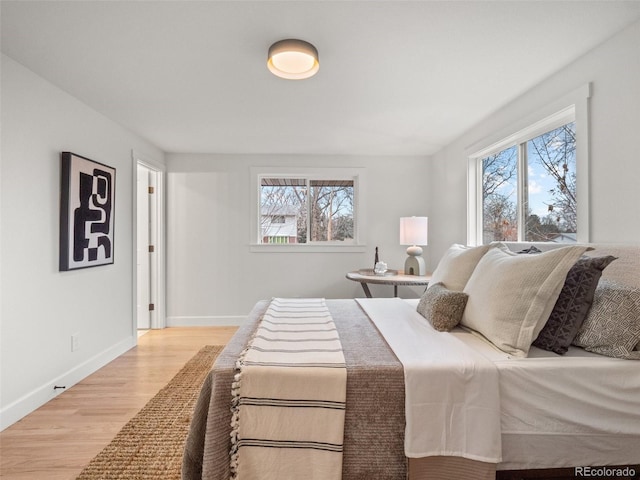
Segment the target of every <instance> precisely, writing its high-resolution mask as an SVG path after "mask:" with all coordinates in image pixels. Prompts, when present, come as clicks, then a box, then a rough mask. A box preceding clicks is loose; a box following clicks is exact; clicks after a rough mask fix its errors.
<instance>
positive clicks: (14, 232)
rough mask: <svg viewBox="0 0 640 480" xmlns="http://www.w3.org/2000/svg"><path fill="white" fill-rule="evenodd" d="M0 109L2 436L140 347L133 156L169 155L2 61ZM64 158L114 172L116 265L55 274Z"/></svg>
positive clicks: (3, 58)
mask: <svg viewBox="0 0 640 480" xmlns="http://www.w3.org/2000/svg"><path fill="white" fill-rule="evenodd" d="M1 102H2V103H1V105H2V150H1V152H2V164H1V169H0V171H1V191H0V192H1V204H0V206H1V210H0V215H1V216H0V218H1V228H2V230H1V234H0V238H1V241H0V242H1V243H0V247H1V250H0V255H1V257H0V258H1V262H0V263H1V265H2V270H1V280H0V281H1V284H0V291H1V292H2V304H1V307H0V312H1V317H0V320H1V348H2V350H1V354H0V355H1V365H2V366H1V369H2V370H1V372H2V378H1V392H0V407H1V427H2V428H4V427H6V426H7V425H9V424H11V423H13V422H14V421H16V420H17V419H19V418H20V417H22V416H23V415H25V414H27V413H29V411H31V410H32V409H34V408H36V407H38V406H39V405H41V404H43V403H45V402H46V401H48V400H49V399H51V398H52V397H54V396H55V395H57V394H59V393H60V392H61V391H62V390H56V391H54V390H53V386H54V385H66V386H67V388H68V387H70V386H71V385H73V384H74V383H76V382H77V381H78V380H80V379H81V378H83V377H84V376H86V375H87V374H89V373H91V372H93V371H94V370H96V369H97V368H99V367H100V366H102V365H103V364H104V363H106V362H108V361H110V360H112V359H113V358H115V357H116V356H118V355H119V354H121V353H122V352H124V351H126V350H127V349H129V348H130V347H132V346H133V345H135V344H136V336H135V331H134V328H133V325H134V323H133V317H132V312H133V298H132V292H133V286H132V270H133V269H132V262H133V231H132V222H133V203H132V202H133V200H132V199H133V195H132V191H133V179H132V172H133V166H132V158H131V155H132V154H131V152H132V149H135V150H136V151H140V152H145V154H146V155H148V156H149V157H151V158H154V159H156V160H158V161H160V162H163V161H164V156H163V153H162V152H161V151H160V150H158V149H157V148H155V147H153V146H152V145H150V144H149V143H147V142H145V141H143V140H142V139H140V138H138V137H136V136H135V135H133V134H131V133H129V132H128V131H127V130H125V129H124V128H122V127H121V126H119V125H117V124H115V123H114V122H112V121H111V120H109V119H107V118H105V117H104V116H102V115H101V114H99V113H97V112H96V111H94V110H92V109H90V108H89V107H87V106H86V105H85V104H83V103H81V102H80V101H78V100H77V99H75V98H73V97H71V96H69V95H68V94H66V93H64V92H63V91H61V90H59V89H58V88H57V87H55V86H53V85H52V84H50V83H49V82H47V81H45V80H44V79H42V78H41V77H38V76H37V75H35V74H34V73H32V72H31V71H29V70H27V69H26V68H24V67H22V66H21V65H19V64H18V63H16V62H15V61H13V60H12V59H10V58H9V57H6V56H5V55H2V97H1ZM61 151H71V152H74V153H77V154H79V155H83V156H86V157H88V158H91V159H93V160H96V161H99V162H102V163H105V164H107V165H110V166H112V167H115V168H116V170H117V171H116V200H115V242H114V255H115V263H114V264H113V265H109V266H102V267H96V268H89V269H84V270H77V271H71V272H59V271H58V245H59V242H58V238H59V227H58V225H59V218H60V217H59V216H60V213H59V208H60V152H61ZM76 333H77V334H79V347H80V348H79V350H77V351H75V352H71V335H72V334H76Z"/></svg>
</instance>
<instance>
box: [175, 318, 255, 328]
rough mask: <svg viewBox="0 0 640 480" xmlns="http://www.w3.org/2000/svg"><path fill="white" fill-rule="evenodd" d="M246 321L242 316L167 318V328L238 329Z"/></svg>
mask: <svg viewBox="0 0 640 480" xmlns="http://www.w3.org/2000/svg"><path fill="white" fill-rule="evenodd" d="M246 320H247V317H246V316H244V315H230V316H198V317H196V316H190V317H189V316H181V317H178V316H176V317H167V327H229V326H231V327H239V326H240V325H242V324H243V323H244V322H245V321H246Z"/></svg>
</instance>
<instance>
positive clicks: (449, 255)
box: [428, 243, 495, 291]
mask: <svg viewBox="0 0 640 480" xmlns="http://www.w3.org/2000/svg"><path fill="white" fill-rule="evenodd" d="M494 246H495V244H489V245H480V246H479V247H465V246H464V245H458V244H457V243H454V244H453V245H451V247H449V250H447V251H446V252H445V254H444V255H443V256H442V259H440V262H438V266H437V267H436V269H435V271H434V272H433V274H432V275H431V280H429V287H428V289H431V287H432V285H434V284H436V283H444V285H445V287H447V288H448V289H449V290H456V291H462V289H463V288H464V286H465V285H466V284H467V281H468V280H469V277H471V274H472V273H473V270H474V269H475V268H476V265H477V264H478V262H479V261H480V259H481V258H482V256H483V255H484V254H485V253H487V251H489V249H490V248H492V247H494Z"/></svg>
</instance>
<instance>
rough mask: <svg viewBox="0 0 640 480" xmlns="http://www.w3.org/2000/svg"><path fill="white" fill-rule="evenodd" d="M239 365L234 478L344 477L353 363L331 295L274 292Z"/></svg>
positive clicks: (234, 394)
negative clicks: (342, 339)
mask: <svg viewBox="0 0 640 480" xmlns="http://www.w3.org/2000/svg"><path fill="white" fill-rule="evenodd" d="M236 367H237V370H238V373H237V374H236V377H235V381H234V384H233V388H232V397H233V398H232V402H233V403H232V411H233V417H232V429H233V431H232V434H231V436H232V437H231V440H232V450H231V472H232V478H234V479H237V480H248V479H257V478H259V479H260V480H270V479H274V480H275V479H277V480H286V479H295V480H299V479H305V480H313V479H318V480H320V479H322V480H332V479H340V478H342V442H343V433H344V414H345V401H346V384H347V371H346V366H345V359H344V355H343V353H342V345H341V343H340V338H339V337H338V332H337V330H336V327H335V324H334V323H333V319H332V318H331V314H330V313H329V310H328V308H327V306H326V303H325V301H324V299H317V298H311V299H282V298H276V299H273V300H272V301H271V303H270V305H269V307H268V309H267V311H266V312H265V314H264V316H263V319H262V321H261V322H260V324H259V326H258V328H257V330H256V333H255V335H254V337H253V339H252V340H251V342H249V345H248V347H247V349H246V350H245V351H244V352H243V354H242V355H241V357H240V359H239V360H238V362H237V365H236Z"/></svg>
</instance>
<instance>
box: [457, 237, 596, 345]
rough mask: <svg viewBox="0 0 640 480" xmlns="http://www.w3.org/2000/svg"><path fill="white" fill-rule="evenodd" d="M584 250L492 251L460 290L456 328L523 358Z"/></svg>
mask: <svg viewBox="0 0 640 480" xmlns="http://www.w3.org/2000/svg"><path fill="white" fill-rule="evenodd" d="M586 249H587V247H584V246H571V247H564V248H558V249H555V250H550V251H548V252H544V253H539V254H537V255H518V254H515V253H512V252H509V250H508V249H507V247H506V246H504V245H502V246H499V248H492V249H491V250H489V251H488V252H487V253H486V254H485V255H484V256H483V257H482V259H481V260H480V261H479V262H478V265H477V266H476V268H475V270H474V271H473V274H472V275H471V278H469V281H468V282H467V285H466V286H465V287H464V292H465V293H466V294H468V295H469V299H468V301H467V307H466V308H465V311H464V315H463V316H462V322H461V324H462V325H464V326H466V327H467V328H470V329H471V330H474V331H476V332H478V333H480V334H481V335H483V336H484V337H485V338H487V339H488V340H489V341H490V342H492V343H493V344H494V345H495V346H497V347H498V348H499V349H501V350H503V351H505V352H507V353H510V354H512V355H514V356H516V357H526V356H527V354H528V352H529V348H530V347H531V343H532V342H533V340H534V339H535V338H536V337H537V336H538V333H540V330H542V327H543V326H544V324H545V323H546V321H547V319H548V318H549V315H550V314H551V310H552V309H553V306H554V305H555V303H556V300H557V299H558V296H559V295H560V290H562V285H563V284H564V279H565V277H566V276H567V273H568V272H569V269H570V268H571V267H572V266H573V264H574V263H576V260H578V258H579V257H580V255H582V254H583V253H584V252H585V251H586Z"/></svg>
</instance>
